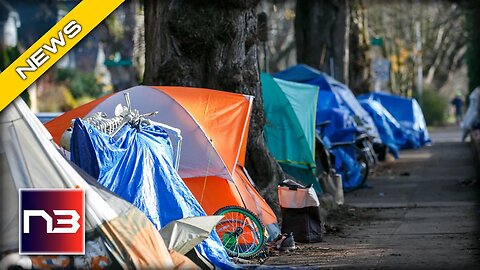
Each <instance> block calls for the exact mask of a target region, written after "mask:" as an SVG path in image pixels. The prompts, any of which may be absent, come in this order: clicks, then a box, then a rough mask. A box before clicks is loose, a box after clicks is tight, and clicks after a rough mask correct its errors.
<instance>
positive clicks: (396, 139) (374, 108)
mask: <svg viewBox="0 0 480 270" xmlns="http://www.w3.org/2000/svg"><path fill="white" fill-rule="evenodd" d="M359 101H360V104H361V105H362V107H363V108H364V109H365V110H366V111H367V112H368V113H369V114H370V116H371V117H372V119H373V121H374V122H375V125H376V126H377V130H378V133H379V134H380V138H382V142H383V143H384V144H385V145H387V146H388V149H389V151H390V153H391V154H392V155H393V156H394V157H395V158H398V145H401V144H403V142H404V138H403V133H402V131H401V128H400V124H399V123H398V122H397V120H395V119H394V118H393V116H392V115H391V114H390V113H389V112H388V111H387V109H385V107H383V106H382V104H381V103H380V102H378V101H376V100H373V99H359ZM395 135H397V136H395Z"/></svg>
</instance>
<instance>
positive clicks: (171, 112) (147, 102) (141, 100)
mask: <svg viewBox="0 0 480 270" xmlns="http://www.w3.org/2000/svg"><path fill="white" fill-rule="evenodd" d="M125 92H128V93H129V96H130V101H131V104H132V108H134V109H138V110H139V111H140V113H149V112H153V111H158V112H159V113H158V114H156V115H155V116H152V117H151V118H149V119H151V120H153V121H155V122H160V123H163V124H167V125H170V126H172V127H175V128H178V129H180V130H181V136H182V137H183V141H182V148H181V155H180V165H179V170H178V172H179V174H180V176H181V177H182V179H183V180H184V181H185V183H186V184H187V186H188V187H189V189H190V190H191V191H192V193H193V194H194V196H195V197H196V199H197V200H198V201H199V203H200V204H201V205H202V207H203V209H204V210H205V211H206V212H207V214H210V215H211V214H213V213H214V212H215V211H216V210H218V209H220V208H222V207H224V206H229V205H235V206H242V207H245V208H248V209H249V210H251V211H253V212H254V213H256V214H257V215H258V216H259V217H260V218H261V219H262V221H263V223H264V224H265V225H267V228H268V227H272V226H276V225H277V219H276V217H275V214H274V213H273V211H272V209H271V208H270V207H269V206H268V204H267V203H266V202H265V200H264V199H263V198H262V197H261V196H260V194H258V192H257V191H256V190H255V188H254V187H253V185H252V184H251V182H250V181H249V179H248V177H247V175H246V174H245V172H246V171H245V169H244V165H245V154H246V145H247V137H248V136H247V135H248V126H249V122H250V114H251V109H252V101H253V97H251V96H248V95H242V94H235V93H228V92H223V91H215V90H210V89H204V88H191V87H164V86H136V87H132V88H130V89H127V90H124V91H122V92H118V93H114V94H111V95H107V96H104V97H102V98H100V99H97V100H94V101H92V102H90V103H87V104H85V105H83V106H80V107H78V108H76V109H74V110H71V111H69V112H66V113H64V114H62V115H61V116H59V117H58V118H55V119H53V120H52V121H50V122H48V123H46V124H45V126H46V127H47V129H48V130H49V131H50V133H51V134H52V136H53V138H54V140H55V142H56V143H57V144H59V142H60V138H61V136H62V134H63V133H64V132H65V130H66V129H67V128H68V127H70V122H71V120H72V119H75V118H77V117H80V118H84V117H87V116H90V115H92V114H94V113H96V112H105V113H107V115H108V116H109V117H112V116H113V115H114V110H115V106H116V105H117V104H123V103H124V95H123V93H125Z"/></svg>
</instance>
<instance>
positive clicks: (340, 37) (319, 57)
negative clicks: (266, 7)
mask: <svg viewBox="0 0 480 270" xmlns="http://www.w3.org/2000/svg"><path fill="white" fill-rule="evenodd" d="M349 13H350V12H349V1H348V0H298V1H297V6H296V17H295V40H296V44H297V62H298V63H304V64H307V65H309V66H312V67H315V68H318V69H320V70H322V71H324V72H326V73H329V74H330V75H332V76H333V77H334V78H335V79H337V80H339V81H340V82H343V83H346V84H348V62H349V59H348V58H349V53H348V48H349V42H348V40H349V32H350V29H349V28H350V14H349Z"/></svg>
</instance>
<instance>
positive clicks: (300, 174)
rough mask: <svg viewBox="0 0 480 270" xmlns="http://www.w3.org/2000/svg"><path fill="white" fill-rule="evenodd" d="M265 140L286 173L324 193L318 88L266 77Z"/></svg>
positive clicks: (264, 91)
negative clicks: (318, 154)
mask: <svg viewBox="0 0 480 270" xmlns="http://www.w3.org/2000/svg"><path fill="white" fill-rule="evenodd" d="M260 78H261V83H262V93H263V106H264V110H265V117H266V124H265V128H264V130H265V140H266V142H267V147H268V149H269V150H270V152H271V153H272V155H273V156H274V157H275V159H276V160H277V161H278V162H279V163H280V165H281V166H282V168H283V170H284V171H285V172H286V173H288V174H290V175H291V176H293V177H295V178H296V179H297V180H299V181H301V182H303V183H304V184H307V185H308V184H312V185H313V187H314V188H315V190H316V191H317V192H321V188H320V185H319V184H318V181H317V179H316V177H315V167H316V166H315V116H316V110H317V98H318V86H314V85H308V84H303V83H295V82H289V81H285V80H281V79H277V78H273V77H272V76H270V75H268V74H265V73H262V74H261V76H260Z"/></svg>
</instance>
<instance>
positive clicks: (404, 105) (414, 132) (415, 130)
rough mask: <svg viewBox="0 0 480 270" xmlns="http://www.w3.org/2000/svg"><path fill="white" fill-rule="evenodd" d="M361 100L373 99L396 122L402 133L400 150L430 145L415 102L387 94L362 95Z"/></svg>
mask: <svg viewBox="0 0 480 270" xmlns="http://www.w3.org/2000/svg"><path fill="white" fill-rule="evenodd" d="M359 98H361V99H368V98H371V99H374V100H376V101H378V102H380V103H381V104H382V105H383V107H385V109H387V110H388V112H390V114H391V115H392V116H393V117H394V118H395V119H396V120H397V121H398V123H399V124H400V126H401V130H402V131H403V137H404V139H405V140H404V143H403V144H400V145H399V146H400V148H402V149H405V148H419V147H421V146H424V145H425V144H428V143H431V139H430V136H429V134H428V130H427V124H426V123H425V118H424V116H423V112H422V109H421V108H420V105H418V102H417V100H415V99H411V98H404V97H400V96H396V95H391V94H387V93H371V94H366V95H362V96H360V97H359Z"/></svg>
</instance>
